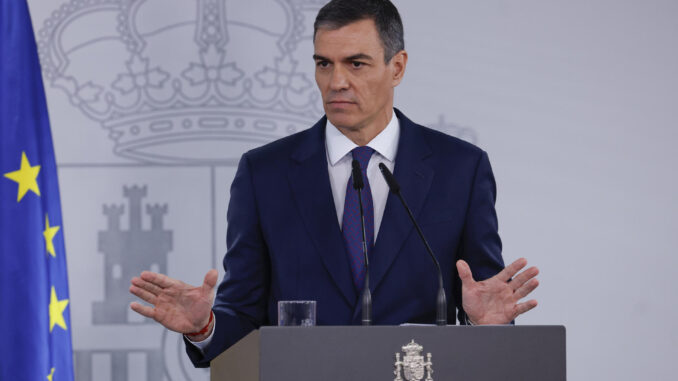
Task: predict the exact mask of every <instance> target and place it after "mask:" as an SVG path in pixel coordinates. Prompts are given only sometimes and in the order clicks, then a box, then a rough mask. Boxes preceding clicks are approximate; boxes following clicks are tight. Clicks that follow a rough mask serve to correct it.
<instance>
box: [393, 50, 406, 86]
mask: <svg viewBox="0 0 678 381" xmlns="http://www.w3.org/2000/svg"><path fill="white" fill-rule="evenodd" d="M390 65H391V67H392V69H393V70H392V72H393V77H392V81H393V87H396V86H398V85H399V84H400V81H402V80H403V76H404V75H405V68H406V67H407V52H406V51H404V50H401V51H399V52H398V53H396V54H395V55H394V56H393V58H391V62H390Z"/></svg>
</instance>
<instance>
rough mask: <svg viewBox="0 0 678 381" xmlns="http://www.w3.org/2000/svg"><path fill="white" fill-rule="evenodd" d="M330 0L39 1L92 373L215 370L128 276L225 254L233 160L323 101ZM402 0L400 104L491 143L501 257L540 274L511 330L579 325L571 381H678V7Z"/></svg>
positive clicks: (298, 125) (183, 270) (193, 271)
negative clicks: (319, 27)
mask: <svg viewBox="0 0 678 381" xmlns="http://www.w3.org/2000/svg"><path fill="white" fill-rule="evenodd" d="M323 3H324V1H322V0H294V1H292V0H256V1H253V0H247V1H244V0H240V1H236V0H223V1H216V0H193V1H186V0H183V1H181V0H176V1H171V2H170V1H167V0H147V1H143V0H139V1H123V0H87V1H86V0H72V1H63V0H60V1H51V2H43V1H37V0H31V1H29V4H30V6H31V12H32V16H33V22H34V29H35V31H36V37H37V40H38V43H39V47H40V52H41V63H42V65H43V69H44V78H45V86H46V92H47V98H48V103H49V111H50V117H51V122H52V129H53V134H54V139H55V148H56V153H57V162H58V164H59V168H60V169H59V176H60V183H61V192H62V204H63V208H64V218H65V221H64V229H65V230H64V231H65V234H66V247H67V252H68V260H69V276H70V287H71V305H70V306H71V319H72V325H73V327H72V333H73V341H74V348H75V350H76V373H77V374H78V379H80V380H86V379H90V378H91V379H96V380H108V379H113V378H115V377H119V378H116V379H128V380H136V379H153V380H155V379H160V378H164V379H166V380H206V379H207V373H206V372H204V371H202V370H194V369H192V368H191V367H190V365H189V364H188V361H187V358H186V356H185V355H184V354H183V344H182V343H181V341H180V338H179V337H178V335H175V334H168V333H166V332H165V331H164V330H162V329H160V328H159V327H157V326H156V325H154V324H152V323H149V322H144V321H143V320H140V319H138V318H136V317H134V316H132V315H128V313H127V311H126V309H125V305H126V304H127V303H129V301H130V300H131V297H128V296H127V295H126V292H127V287H126V286H123V285H125V284H127V282H128V280H129V278H130V277H131V276H132V275H133V274H134V273H135V272H136V271H137V269H138V268H141V267H152V266H153V268H156V269H159V270H162V271H167V272H168V273H169V275H171V276H175V277H180V278H181V279H184V280H186V281H188V282H192V283H194V284H197V283H199V282H201V280H202V277H203V275H204V273H205V271H206V270H207V269H208V268H210V266H218V264H219V263H220V261H221V257H222V255H223V253H224V252H225V238H224V237H225V228H226V227H225V213H226V205H227V202H228V187H229V185H230V182H231V180H232V177H233V174H234V171H235V167H234V165H235V162H236V161H237V158H238V157H239V156H240V155H241V154H242V153H243V152H244V151H245V150H247V149H249V148H251V147H254V146H257V145H260V144H263V143H265V142H268V141H272V140H273V139H276V138H278V137H281V136H285V135H286V134H289V133H291V132H294V131H297V130H299V129H302V128H305V127H308V126H310V124H311V123H312V122H313V121H314V120H315V119H316V118H317V117H318V116H320V115H321V111H320V110H321V109H320V104H319V102H318V98H317V96H318V94H317V91H316V90H315V88H314V84H313V63H312V60H311V58H310V56H311V52H312V46H311V40H310V35H311V33H312V31H311V30H310V25H311V23H312V21H313V17H314V16H315V13H316V11H317V9H318V8H319V7H320V6H322V4H323ZM395 3H396V5H397V6H398V7H399V9H400V12H401V14H402V16H403V21H404V24H405V35H406V48H407V50H408V52H409V56H410V61H409V65H408V68H407V74H406V76H405V80H404V82H403V83H402V84H401V85H400V87H399V88H398V89H397V91H396V94H397V95H396V105H397V107H399V108H400V109H402V110H403V111H404V112H405V113H406V114H407V115H408V116H409V117H411V118H412V119H413V120H415V121H418V122H420V123H422V124H426V125H429V126H432V127H435V128H438V129H441V130H443V131H446V132H448V133H451V134H454V135H457V136H460V137H463V138H465V139H467V140H470V141H472V142H475V143H476V144H478V145H479V146H480V147H482V148H483V149H484V150H486V151H487V152H488V153H489V155H490V160H491V161H492V164H493V168H494V171H495V176H496V178H497V183H498V200H497V208H498V212H499V220H500V233H501V236H502V239H503V241H504V258H505V260H506V261H507V262H510V261H512V260H514V259H516V258H518V257H520V256H525V257H527V258H528V260H529V261H530V263H531V264H535V265H537V266H539V267H540V269H541V275H540V280H541V286H540V287H539V289H538V290H537V291H535V294H536V298H537V299H538V300H539V302H540V304H539V306H538V307H537V309H536V310H534V311H532V312H530V313H529V314H527V315H525V316H524V317H521V318H520V319H519V320H518V324H563V325H565V326H566V327H567V335H568V337H567V346H568V347H567V354H568V358H567V361H568V376H569V378H570V379H572V380H583V379H616V380H636V379H653V380H669V379H673V378H675V376H674V377H671V375H672V374H676V372H677V371H678V369H676V362H675V357H676V355H677V354H678V350H677V349H676V348H678V332H677V330H676V328H674V322H675V321H678V306H677V305H676V294H677V293H676V291H678V288H677V287H676V285H675V281H674V279H675V276H674V273H675V271H676V268H678V266H677V265H678V256H677V255H676V249H675V248H676V247H678V234H676V232H677V231H678V222H677V219H676V216H677V215H678V202H677V201H676V199H677V195H678V178H677V176H676V171H675V170H674V166H675V164H676V163H678V150H677V149H676V148H675V147H674V146H675V145H676V144H677V143H678V125H677V124H678V50H677V49H676V43H677V39H678V22H676V20H677V19H678V2H675V1H672V0H666V1H661V0H647V1H631V0H618V1H612V0H589V1H546V0H524V1H508V0H503V1H502V0H486V1H482V2H481V1H470V0H469V1H449V0H445V1H444V0H435V1H404V0H401V1H396V2H395ZM135 186H136V187H135ZM125 189H127V191H125ZM144 189H145V191H144ZM156 204H157V205H156ZM147 205H150V207H147ZM154 205H155V206H154ZM165 205H166V207H165ZM220 270H222V269H220ZM388 371H389V370H386V372H388Z"/></svg>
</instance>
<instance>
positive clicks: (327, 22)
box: [313, 0, 405, 63]
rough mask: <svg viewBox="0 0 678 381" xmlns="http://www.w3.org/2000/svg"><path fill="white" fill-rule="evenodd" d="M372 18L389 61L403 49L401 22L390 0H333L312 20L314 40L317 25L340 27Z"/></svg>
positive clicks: (386, 58) (403, 40) (385, 56)
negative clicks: (313, 21)
mask: <svg viewBox="0 0 678 381" xmlns="http://www.w3.org/2000/svg"><path fill="white" fill-rule="evenodd" d="M366 19H371V20H373V21H374V24H375V25H376V27H377V32H378V33H379V37H380V39H381V44H382V46H383V47H384V61H385V62H387V63H388V62H389V61H390V60H391V58H393V56H394V55H395V54H396V53H398V52H399V51H401V50H403V49H405V37H404V31H403V22H402V20H401V19H400V13H398V9H396V7H395V5H393V3H391V2H390V1H389V0H332V1H330V2H329V3H327V4H326V5H325V6H324V7H322V8H321V9H320V11H319V12H318V16H317V17H316V18H315V23H314V24H313V41H315V35H316V33H318V29H319V28H323V29H325V28H326V29H331V30H332V29H339V28H341V27H344V26H346V25H348V24H351V23H354V22H356V21H361V20H366Z"/></svg>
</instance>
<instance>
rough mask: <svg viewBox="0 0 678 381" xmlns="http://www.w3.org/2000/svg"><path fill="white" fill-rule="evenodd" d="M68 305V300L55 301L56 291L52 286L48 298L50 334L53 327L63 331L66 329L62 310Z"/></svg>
mask: <svg viewBox="0 0 678 381" xmlns="http://www.w3.org/2000/svg"><path fill="white" fill-rule="evenodd" d="M67 305H68V299H64V300H59V299H57V294H56V290H55V289H54V286H52V293H51V294H50V297H49V331H50V332H52V329H54V326H55V325H58V326H59V327H61V328H63V329H68V328H67V327H66V320H64V310H65V309H66V306H67Z"/></svg>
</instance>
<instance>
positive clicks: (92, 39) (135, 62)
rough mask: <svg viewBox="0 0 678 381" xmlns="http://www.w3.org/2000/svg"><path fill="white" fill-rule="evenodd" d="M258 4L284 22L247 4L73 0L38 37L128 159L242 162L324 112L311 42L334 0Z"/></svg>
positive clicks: (47, 60)
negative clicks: (249, 152)
mask: <svg viewBox="0 0 678 381" xmlns="http://www.w3.org/2000/svg"><path fill="white" fill-rule="evenodd" d="M258 2H259V3H261V4H260V5H259V6H265V7H266V12H269V13H275V17H273V16H271V17H268V15H267V20H276V21H275V22H270V21H269V22H268V24H269V25H262V23H261V20H260V19H259V18H258V17H257V12H252V7H253V5H252V4H250V2H244V1H242V2H241V1H238V2H236V1H227V0H196V1H167V0H71V1H69V2H67V3H65V4H63V5H62V6H61V7H60V8H59V9H57V10H55V11H54V12H53V13H52V15H51V17H48V18H47V19H46V20H45V22H44V23H43V27H42V28H41V30H40V31H39V32H38V38H37V40H38V48H39V54H40V60H41V63H42V67H43V72H44V77H45V79H46V82H47V83H48V84H49V85H50V86H53V87H56V88H59V89H61V90H63V91H64V92H65V93H66V94H67V96H68V98H69V101H70V102H71V103H72V104H73V105H74V106H76V107H78V108H79V109H80V110H81V111H82V112H83V113H84V114H85V115H86V116H87V117H88V118H90V119H92V120H95V121H96V122H98V123H99V124H100V125H101V126H102V127H103V128H104V129H105V130H106V131H107V132H108V137H109V138H110V139H111V140H112V141H113V150H114V152H115V153H116V154H117V155H119V156H122V157H125V158H130V159H134V160H135V161H140V162H146V163H215V162H219V163H226V164H234V163H235V162H237V160H238V159H239V157H240V155H241V154H242V152H243V150H246V149H248V148H253V147H256V146H259V145H261V144H263V143H267V142H270V141H273V140H276V139H278V138H280V137H283V136H286V135H289V134H292V133H294V132H297V131H300V130H303V129H305V128H308V127H310V126H311V125H313V123H314V122H315V121H317V119H318V118H319V117H320V115H322V101H321V99H320V94H319V92H318V90H317V89H316V87H315V85H314V83H313V78H312V77H313V74H312V73H313V64H312V60H311V56H312V43H311V38H312V35H313V28H312V22H313V17H314V15H315V13H317V11H318V9H320V7H322V6H323V5H324V3H325V2H326V1H325V0H275V1H273V0H271V1H268V2H266V4H264V1H258ZM159 15H162V17H160V16H159ZM102 57H106V60H105V61H103V59H102Z"/></svg>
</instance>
